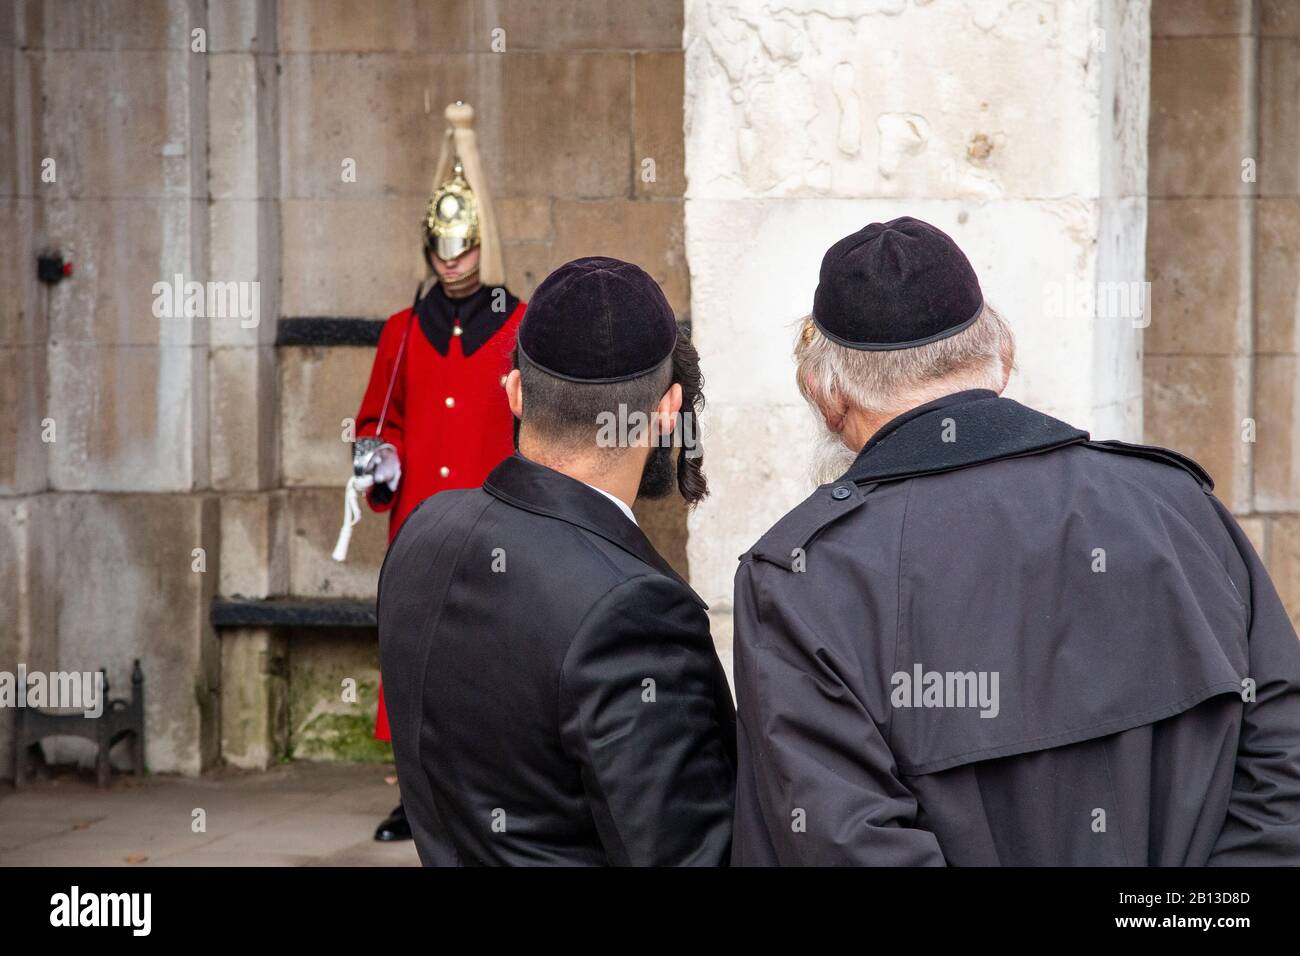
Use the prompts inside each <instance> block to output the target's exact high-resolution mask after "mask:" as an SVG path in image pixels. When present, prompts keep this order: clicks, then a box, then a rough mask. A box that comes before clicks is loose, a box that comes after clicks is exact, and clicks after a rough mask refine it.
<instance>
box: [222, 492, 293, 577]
mask: <svg viewBox="0 0 1300 956" xmlns="http://www.w3.org/2000/svg"><path fill="white" fill-rule="evenodd" d="M220 502H221V569H220V577H219V579H218V580H219V587H218V593H220V594H221V595H223V596H226V597H245V598H264V597H269V596H272V595H278V594H286V593H288V590H289V549H288V543H289V540H288V539H289V534H288V522H287V521H286V518H285V514H284V510H285V509H284V495H283V494H282V493H281V492H258V493H248V494H225V495H222V496H221V497H220Z"/></svg>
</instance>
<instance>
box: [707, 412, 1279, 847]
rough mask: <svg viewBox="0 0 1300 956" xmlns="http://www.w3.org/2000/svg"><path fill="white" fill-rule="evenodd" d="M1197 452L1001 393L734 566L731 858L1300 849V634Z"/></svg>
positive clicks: (863, 474)
mask: <svg viewBox="0 0 1300 956" xmlns="http://www.w3.org/2000/svg"><path fill="white" fill-rule="evenodd" d="M1211 492H1212V483H1211V481H1210V479H1209V477H1208V476H1207V475H1206V474H1205V473H1204V472H1203V471H1201V469H1200V468H1199V467H1197V466H1196V465H1195V464H1194V463H1192V462H1190V461H1189V460H1187V459H1185V458H1183V457H1181V456H1179V455H1177V454H1174V453H1173V452H1168V451H1164V450H1161V449H1154V448H1145V447H1142V446H1133V445H1123V444H1119V443H1111V442H1091V441H1089V440H1088V436H1087V434H1086V433H1084V432H1081V431H1078V430H1076V429H1073V428H1071V427H1070V426H1068V425H1066V424H1064V423H1062V422H1059V421H1057V420H1055V419H1053V418H1049V417H1048V416H1046V415H1042V414H1040V413H1038V412H1035V411H1033V410H1031V409H1028V408H1026V407H1024V406H1022V405H1020V404H1018V403H1016V402H1013V401H1010V400H1008V399H1003V398H998V397H996V396H995V395H994V394H993V393H992V392H987V391H972V392H964V393H960V394H958V395H952V396H948V397H947V398H944V399H940V400H938V401H936V402H931V403H930V404H928V405H924V406H922V407H920V408H917V409H914V410H913V411H911V412H909V413H907V414H905V415H903V416H901V417H900V418H898V419H895V420H894V421H893V422H891V423H889V424H888V425H886V426H885V428H883V429H882V430H881V431H880V432H879V433H878V434H877V435H875V436H873V438H872V440H871V442H869V443H868V445H867V446H866V448H864V449H863V452H862V454H861V455H860V456H859V457H858V459H857V461H856V462H855V464H854V465H853V467H852V468H851V469H850V470H849V472H848V473H847V474H846V475H845V476H844V477H843V478H842V479H840V480H839V481H837V482H834V483H832V484H831V485H827V486H824V487H822V488H819V489H818V490H817V491H816V492H815V493H814V494H813V495H812V496H811V497H810V498H809V499H808V500H807V501H805V502H804V503H803V504H801V505H800V506H799V507H797V508H796V509H795V510H794V511H792V512H791V513H790V514H789V515H787V516H786V517H785V518H784V519H782V520H781V521H780V522H779V523H778V524H777V525H776V526H775V527H773V528H772V529H771V530H770V531H769V532H768V533H767V534H766V535H765V536H764V537H763V538H762V539H761V540H760V541H759V542H758V543H757V544H756V545H755V546H754V547H753V549H752V550H751V551H750V552H748V553H747V554H746V555H744V556H742V558H741V566H740V569H739V572H738V574H737V577H736V606H735V641H736V694H737V700H738V706H739V724H738V733H739V761H740V767H739V780H738V783H737V808H736V820H735V836H734V849H733V857H732V862H733V863H734V864H738V865H747V864H749V865H766V864H864V865H943V864H950V865H995V864H1005V865H1060V864H1070V865H1072V864H1095V865H1200V864H1207V863H1209V864H1287V863H1289V864H1296V863H1300V645H1298V644H1297V640H1296V634H1295V631H1294V629H1293V628H1292V626H1291V623H1290V621H1289V620H1288V618H1287V615H1286V612H1285V610H1284V609H1283V607H1282V604H1281V602H1280V601H1279V599H1278V596H1277V594H1276V592H1275V591H1274V589H1273V586H1272V584H1271V583H1270V581H1269V578H1268V575H1267V573H1266V572H1265V570H1264V568H1263V566H1262V565H1261V563H1260V560H1259V558H1258V557H1257V556H1256V554H1255V551H1254V550H1253V548H1252V547H1251V545H1250V543H1249V542H1248V541H1247V539H1246V538H1245V536H1244V535H1243V534H1242V532H1241V529H1240V528H1239V527H1238V526H1237V523H1236V522H1235V521H1234V520H1233V518H1232V516H1231V515H1230V514H1229V513H1228V511H1227V510H1226V509H1225V508H1224V507H1223V505H1222V504H1220V503H1219V502H1218V501H1217V500H1216V499H1215V498H1214V497H1213V495H1212V493H1211Z"/></svg>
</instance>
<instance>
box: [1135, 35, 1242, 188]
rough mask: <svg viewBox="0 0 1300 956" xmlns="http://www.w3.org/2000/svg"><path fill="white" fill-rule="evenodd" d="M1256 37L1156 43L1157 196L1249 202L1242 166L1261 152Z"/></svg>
mask: <svg viewBox="0 0 1300 956" xmlns="http://www.w3.org/2000/svg"><path fill="white" fill-rule="evenodd" d="M1253 49H1254V41H1253V39H1251V38H1249V37H1241V38H1236V37H1175V38H1157V39H1154V40H1152V42H1151V131H1150V142H1151V143H1152V144H1155V145H1154V146H1153V149H1152V151H1151V161H1150V162H1151V173H1150V176H1151V178H1150V187H1151V195H1152V196H1158V197H1162V198H1165V197H1182V196H1246V195H1252V194H1253V193H1254V185H1253V184H1251V183H1246V182H1243V181H1242V161H1243V160H1245V159H1247V158H1248V157H1251V156H1252V155H1253V154H1254V152H1255V146H1254V140H1253V139H1252V137H1251V125H1250V116H1251V114H1252V111H1253V100H1254V91H1253V90H1252V89H1251V85H1250V84H1249V83H1248V82H1246V77H1247V76H1248V75H1249V72H1250V63H1251V60H1252V58H1253V55H1254V53H1253Z"/></svg>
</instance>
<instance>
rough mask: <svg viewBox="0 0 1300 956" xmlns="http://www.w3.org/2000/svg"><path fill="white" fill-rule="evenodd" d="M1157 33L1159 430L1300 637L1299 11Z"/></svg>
mask: <svg viewBox="0 0 1300 956" xmlns="http://www.w3.org/2000/svg"><path fill="white" fill-rule="evenodd" d="M1151 28H1152V41H1151V132H1150V143H1151V163H1150V192H1151V200H1150V204H1151V222H1150V241H1149V243H1148V257H1147V267H1148V272H1149V275H1150V278H1151V281H1152V283H1153V292H1154V297H1155V302H1156V307H1155V316H1154V320H1153V322H1152V324H1151V327H1150V329H1149V330H1148V331H1147V338H1146V348H1147V358H1146V367H1145V370H1144V371H1145V375H1144V378H1145V392H1146V410H1147V415H1146V435H1147V439H1148V440H1149V441H1151V442H1153V443H1156V444H1162V445H1169V446H1171V447H1173V448H1177V449H1179V450H1181V451H1184V452H1186V453H1188V454H1190V455H1192V456H1193V457H1194V458H1196V459H1197V460H1198V461H1200V462H1201V463H1202V464H1204V465H1205V466H1206V468H1207V469H1208V470H1209V471H1210V473H1211V474H1212V475H1213V476H1214V479H1215V483H1216V490H1217V493H1218V495H1219V497H1220V498H1222V499H1223V501H1224V502H1226V503H1227V504H1228V505H1229V506H1230V507H1231V508H1232V509H1233V511H1235V512H1236V513H1237V514H1238V515H1239V516H1240V518H1241V522H1242V525H1243V526H1244V527H1245V528H1246V530H1247V531H1248V533H1249V534H1250V535H1251V537H1252V539H1253V540H1254V542H1255V545H1256V547H1257V549H1258V550H1259V551H1260V553H1261V554H1262V555H1263V557H1264V559H1265V561H1266V562H1267V564H1268V566H1269V570H1270V572H1271V574H1272V575H1273V578H1274V581H1275V583H1276V584H1277V587H1278V590H1279V591H1280V592H1281V594H1282V598H1283V600H1284V601H1285V602H1286V603H1287V606H1288V608H1289V609H1290V612H1291V616H1292V619H1293V620H1294V621H1296V622H1297V625H1298V626H1300V361H1298V360H1297V353H1298V352H1300V5H1297V4H1295V3H1292V2H1289V0H1254V2H1252V0H1213V2H1212V0H1156V2H1155V3H1154V6H1153V8H1152V23H1151Z"/></svg>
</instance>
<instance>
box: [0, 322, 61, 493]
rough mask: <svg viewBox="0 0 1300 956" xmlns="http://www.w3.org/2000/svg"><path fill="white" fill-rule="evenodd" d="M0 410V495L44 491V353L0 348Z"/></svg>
mask: <svg viewBox="0 0 1300 956" xmlns="http://www.w3.org/2000/svg"><path fill="white" fill-rule="evenodd" d="M0 408H3V409H6V410H7V411H6V414H5V415H4V417H3V418H0V494H4V495H21V494H28V493H30V492H34V491H42V490H44V489H45V486H46V452H47V450H48V449H49V446H48V445H46V444H45V443H44V442H43V441H42V440H41V434H42V431H43V428H44V427H43V425H42V422H43V421H44V420H45V418H46V416H47V412H46V405H45V349H43V348H40V347H38V346H20V347H18V348H4V347H0Z"/></svg>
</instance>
